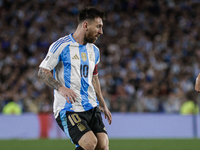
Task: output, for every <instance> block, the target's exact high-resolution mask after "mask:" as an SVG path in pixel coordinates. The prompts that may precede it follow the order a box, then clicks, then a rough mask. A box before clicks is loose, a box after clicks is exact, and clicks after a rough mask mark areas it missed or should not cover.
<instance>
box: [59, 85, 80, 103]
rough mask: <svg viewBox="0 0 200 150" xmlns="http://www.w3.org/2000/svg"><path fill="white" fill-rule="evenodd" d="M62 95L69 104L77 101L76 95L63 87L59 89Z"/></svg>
mask: <svg viewBox="0 0 200 150" xmlns="http://www.w3.org/2000/svg"><path fill="white" fill-rule="evenodd" d="M59 92H60V94H61V95H62V96H63V97H65V99H66V101H67V103H72V104H73V103H74V102H75V101H76V93H75V92H74V91H73V90H72V89H69V88H66V87H62V88H60V89H59Z"/></svg>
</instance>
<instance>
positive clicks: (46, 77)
mask: <svg viewBox="0 0 200 150" xmlns="http://www.w3.org/2000/svg"><path fill="white" fill-rule="evenodd" d="M38 76H39V77H40V78H42V79H43V81H44V82H45V83H46V84H47V85H48V86H50V87H51V88H54V89H56V90H58V89H59V88H60V87H61V86H62V84H60V83H59V82H58V81H56V80H55V79H54V78H53V75H52V74H51V72H50V71H49V70H47V69H44V68H40V69H39V72H38Z"/></svg>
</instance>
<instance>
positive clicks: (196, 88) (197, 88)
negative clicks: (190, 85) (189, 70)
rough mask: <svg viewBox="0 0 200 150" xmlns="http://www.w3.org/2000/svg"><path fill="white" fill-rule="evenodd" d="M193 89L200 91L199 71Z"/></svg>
mask: <svg viewBox="0 0 200 150" xmlns="http://www.w3.org/2000/svg"><path fill="white" fill-rule="evenodd" d="M195 90H196V91H197V92H200V73H199V75H198V77H197V78H196V83H195Z"/></svg>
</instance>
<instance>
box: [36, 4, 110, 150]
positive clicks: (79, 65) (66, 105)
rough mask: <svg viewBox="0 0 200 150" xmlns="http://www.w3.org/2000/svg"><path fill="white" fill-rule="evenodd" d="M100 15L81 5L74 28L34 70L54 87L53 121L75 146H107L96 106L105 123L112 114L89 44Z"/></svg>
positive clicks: (95, 50)
mask: <svg viewBox="0 0 200 150" xmlns="http://www.w3.org/2000/svg"><path fill="white" fill-rule="evenodd" d="M103 19H105V15H104V12H101V11H99V10H98V9H96V8H94V7H87V8H85V9H83V10H82V11H81V12H80V13H79V16H78V27H77V29H76V31H75V32H74V33H72V34H69V35H67V36H65V37H62V38H60V39H58V40H57V41H56V42H54V43H53V44H51V46H50V47H49V51H48V53H47V56H46V57H45V59H44V60H43V61H42V63H41V64H40V69H39V72H38V76H39V77H41V78H42V79H43V80H44V82H45V83H46V84H47V85H48V86H50V87H52V88H54V106H53V107H54V115H55V118H56V121H57V123H58V125H59V126H60V128H61V129H62V130H63V131H64V132H65V133H66V134H67V135H68V136H69V137H70V139H71V141H72V142H73V143H74V144H76V150H83V149H84V150H94V149H95V150H100V149H101V150H108V149H109V147H108V144H109V141H108V136H107V132H106V129H105V126H104V124H103V122H102V118H101V113H100V110H101V111H102V112H103V113H104V115H105V118H106V119H107V120H108V122H109V124H111V122H112V115H111V113H110V111H109V110H108V108H107V106H106V104H105V101H104V98H103V96H102V93H101V88H100V83H99V79H98V70H97V65H98V63H99V61H100V53H99V49H98V48H97V47H96V46H95V45H94V44H93V43H95V42H96V40H97V39H98V37H99V36H100V35H101V34H103V30H102V27H103ZM51 70H53V75H52V73H51Z"/></svg>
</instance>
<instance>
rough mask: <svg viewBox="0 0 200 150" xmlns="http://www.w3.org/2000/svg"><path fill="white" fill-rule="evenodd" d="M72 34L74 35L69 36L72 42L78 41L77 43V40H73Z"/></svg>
mask: <svg viewBox="0 0 200 150" xmlns="http://www.w3.org/2000/svg"><path fill="white" fill-rule="evenodd" d="M72 34H73V33H71V34H70V35H69V37H70V39H71V40H72V42H73V43H75V42H76V41H75V39H74V38H73V36H72Z"/></svg>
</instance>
